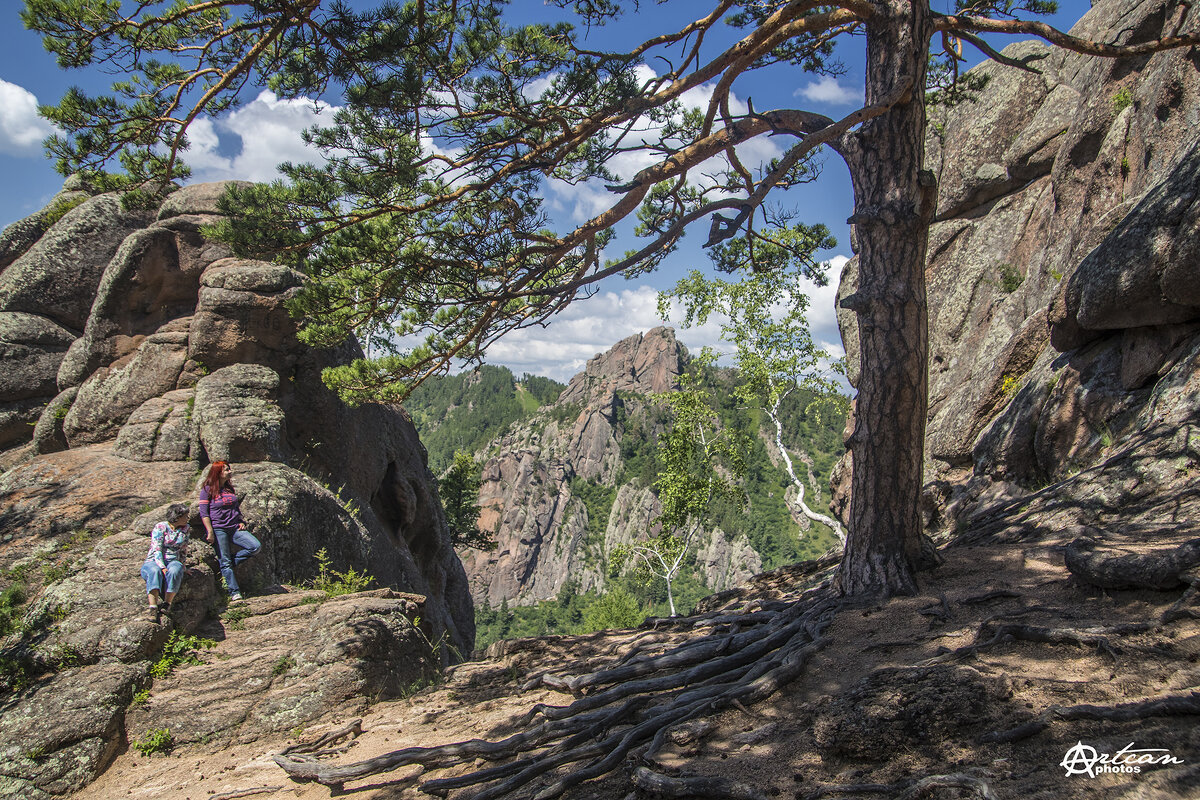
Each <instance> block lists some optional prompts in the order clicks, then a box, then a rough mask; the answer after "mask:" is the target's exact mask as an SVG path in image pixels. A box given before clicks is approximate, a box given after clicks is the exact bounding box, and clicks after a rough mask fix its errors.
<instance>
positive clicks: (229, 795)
mask: <svg viewBox="0 0 1200 800" xmlns="http://www.w3.org/2000/svg"><path fill="white" fill-rule="evenodd" d="M282 788H283V787H282V786H255V787H254V788H252V789H238V790H237V791H234V792H222V793H221V794H213V795H209V796H208V800H234V798H235V797H249V796H250V795H252V794H263V793H265V792H278V791H279V790H281V789H282Z"/></svg>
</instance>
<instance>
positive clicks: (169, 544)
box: [142, 503, 189, 622]
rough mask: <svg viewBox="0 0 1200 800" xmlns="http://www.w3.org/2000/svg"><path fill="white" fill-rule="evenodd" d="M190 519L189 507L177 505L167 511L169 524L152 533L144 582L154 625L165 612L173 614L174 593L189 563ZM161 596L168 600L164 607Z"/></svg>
mask: <svg viewBox="0 0 1200 800" xmlns="http://www.w3.org/2000/svg"><path fill="white" fill-rule="evenodd" d="M188 516H189V514H188V507H187V506H185V505H183V504H182V503H174V504H172V505H171V506H170V507H169V508H167V521H166V522H160V523H158V524H157V525H155V526H154V530H152V531H150V552H149V553H147V554H146V561H145V562H144V563H143V564H142V579H143V580H144V581H146V599H147V600H148V601H149V603H150V610H149V611H148V612H147V613H148V614H149V617H150V619H151V620H152V621H153V622H158V621H159V619H160V614H161V613H162V612H163V611H164V610H165V611H166V612H167V613H168V614H169V613H171V607H172V605H173V604H174V602H175V593H176V592H178V591H179V584H180V582H182V581H183V569H184V565H185V564H186V562H187V547H188V524H187V521H188ZM160 595H162V596H163V597H164V598H165V600H166V602H165V603H162V602H161V601H160V599H159V596H160ZM160 603H161V605H160Z"/></svg>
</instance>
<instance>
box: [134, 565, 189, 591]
mask: <svg viewBox="0 0 1200 800" xmlns="http://www.w3.org/2000/svg"><path fill="white" fill-rule="evenodd" d="M142 580H144V581H145V582H146V594H150V593H151V592H152V591H154V590H156V589H157V590H158V593H159V594H165V593H168V592H169V593H171V594H174V593H175V592H178V591H179V584H181V583H183V562H182V561H168V562H167V574H166V575H165V576H164V575H163V573H162V570H161V569H159V568H158V564H156V563H155V562H154V561H153V560H147V561H145V562H144V563H143V564H142Z"/></svg>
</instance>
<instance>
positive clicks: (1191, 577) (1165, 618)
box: [1162, 569, 1200, 625]
mask: <svg viewBox="0 0 1200 800" xmlns="http://www.w3.org/2000/svg"><path fill="white" fill-rule="evenodd" d="M1183 577H1184V578H1185V579H1186V580H1187V581H1188V583H1189V585H1188V588H1187V591H1186V592H1184V593H1183V596H1182V597H1180V598H1179V599H1178V600H1176V601H1175V602H1174V603H1173V604H1172V605H1171V607H1170V608H1168V609H1167V610H1166V611H1164V612H1163V615H1162V622H1163V624H1164V625H1165V624H1167V623H1168V622H1174V621H1175V620H1177V619H1186V618H1191V619H1200V611H1197V609H1195V608H1192V606H1193V605H1194V604H1195V602H1196V597H1197V595H1200V570H1196V569H1193V570H1190V571H1189V572H1187V573H1185V574H1184V576H1183Z"/></svg>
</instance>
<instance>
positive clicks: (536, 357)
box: [487, 255, 849, 389]
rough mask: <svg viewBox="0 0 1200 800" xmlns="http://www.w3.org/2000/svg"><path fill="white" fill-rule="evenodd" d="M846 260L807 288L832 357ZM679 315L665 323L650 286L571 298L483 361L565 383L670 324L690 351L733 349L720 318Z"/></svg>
mask: <svg viewBox="0 0 1200 800" xmlns="http://www.w3.org/2000/svg"><path fill="white" fill-rule="evenodd" d="M848 260H849V259H848V258H847V257H846V256H840V255H839V256H834V257H833V258H832V259H830V269H829V278H830V282H829V285H828V286H824V287H817V286H811V287H810V291H809V297H810V305H809V311H808V321H809V325H810V327H811V330H812V336H813V340H814V341H815V342H816V343H817V345H818V346H819V347H822V348H823V349H825V350H827V351H828V352H829V353H830V355H831V356H833V357H834V358H840V357H841V356H843V355H845V350H844V349H843V348H842V339H841V334H840V333H839V332H838V327H837V314H836V310H835V305H834V304H835V297H836V295H837V283H838V277H839V275H840V274H841V269H842V266H843V265H844V264H845V263H846V262H847V261H848ZM682 318H683V313H682V310H681V309H680V308H679V307H676V308H675V309H674V311H673V312H672V313H671V314H670V321H667V322H664V321H663V320H662V319H661V318H660V317H659V316H658V291H657V290H656V289H654V288H652V287H650V286H645V285H642V286H637V287H635V288H629V289H623V290H621V291H619V292H600V293H598V294H596V295H595V296H594V297H590V298H586V299H580V300H576V301H575V302H574V303H572V304H571V305H570V306H569V307H568V308H567V309H566V310H565V311H563V312H562V313H561V314H559V315H557V316H555V317H554V318H552V319H551V320H550V322H549V324H548V325H547V326H546V327H545V328H540V327H539V328H528V329H525V330H520V331H514V332H513V333H510V334H507V335H506V336H504V337H503V338H502V339H500V341H498V342H496V343H495V344H493V345H492V346H491V347H490V348H489V349H488V353H487V360H488V361H489V362H491V363H495V364H503V365H504V366H506V367H508V368H509V369H511V370H512V371H513V373H514V374H516V375H521V374H523V373H526V372H529V373H532V374H535V375H547V376H549V377H551V378H554V379H555V380H558V381H562V382H564V383H565V382H566V381H567V380H569V379H570V378H571V376H572V375H574V374H575V373H577V372H579V371H580V370H582V369H583V367H584V365H585V364H586V363H587V360H588V359H589V358H591V357H592V356H595V355H597V354H599V353H603V352H604V351H606V350H608V349H609V348H611V347H612V346H613V345H614V344H616V343H617V342H619V341H620V340H622V339H624V338H625V337H627V336H632V335H633V334H635V333H643V332H645V331H648V330H650V329H651V328H653V327H656V326H658V325H671V326H672V327H675V328H676V335H677V337H678V338H679V340H680V341H681V342H683V343H684V345H686V346H687V348H688V349H689V350H691V351H693V352H698V351H699V350H700V349H701V348H702V347H712V348H713V349H714V350H716V351H718V352H731V351H732V349H733V348H732V346H731V345H729V344H728V343H727V342H722V341H721V339H720V334H721V322H722V321H723V320H722V318H721V317H720V316H719V315H714V316H713V317H711V318H710V319H709V320H708V322H707V323H706V324H704V325H702V326H699V327H696V328H688V329H686V330H684V329H680V328H679V327H678V322H679V320H681V319H682ZM846 388H847V389H848V387H846Z"/></svg>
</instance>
